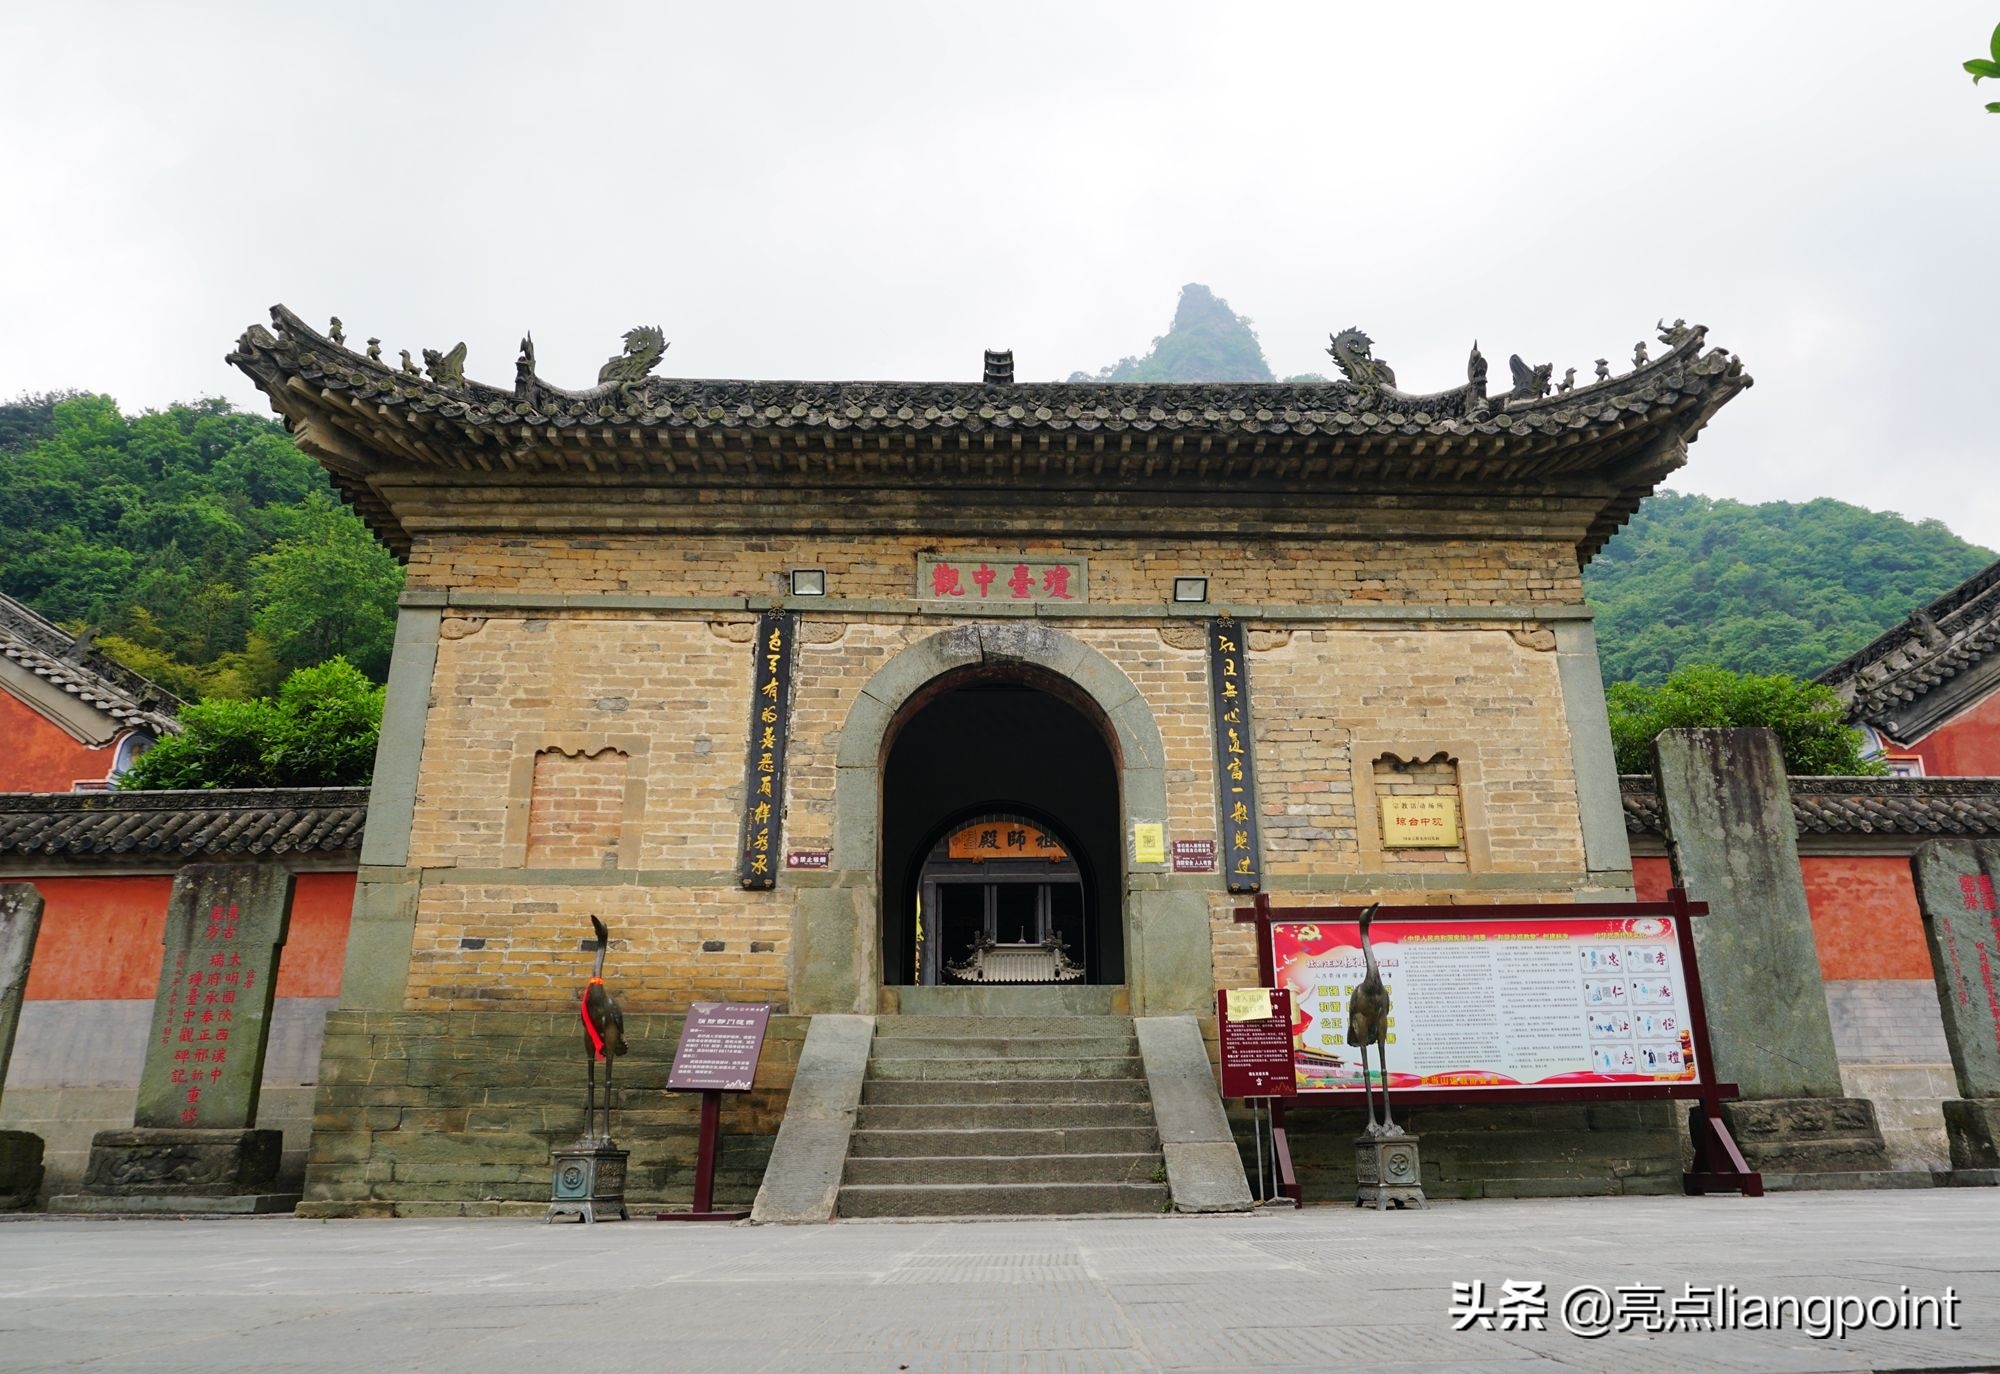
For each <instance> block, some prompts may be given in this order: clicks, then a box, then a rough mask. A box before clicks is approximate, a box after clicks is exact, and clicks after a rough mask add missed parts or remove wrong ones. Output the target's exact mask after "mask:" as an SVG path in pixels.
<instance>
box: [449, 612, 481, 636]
mask: <svg viewBox="0 0 2000 1374" xmlns="http://www.w3.org/2000/svg"><path fill="white" fill-rule="evenodd" d="M485 628H486V617H485V616H483V615H455V616H450V617H447V618H446V619H445V620H444V621H442V622H441V623H440V624H439V625H438V637H439V638H440V639H470V638H471V637H472V636H473V635H476V634H478V633H479V632H480V631H481V630H483V629H485Z"/></svg>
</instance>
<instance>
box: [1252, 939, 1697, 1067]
mask: <svg viewBox="0 0 2000 1374" xmlns="http://www.w3.org/2000/svg"><path fill="white" fill-rule="evenodd" d="M1679 934H1680V932H1679V931H1678V929H1677V928H1676V927H1675V924H1674V918H1672V917H1666V916H1634V917H1614V918H1592V917H1581V918H1570V917H1560V918H1536V919H1524V920H1518V921H1514V920H1510V921H1392V920H1386V919H1382V918H1378V919H1377V920H1376V922H1375V924H1374V926H1373V928H1372V929H1371V930H1370V932H1369V937H1370V940H1371V942H1372V943H1373V945H1374V949H1375V957H1376V961H1377V963H1378V965H1379V966H1380V968H1381V971H1382V981H1383V982H1384V983H1385V984H1387V985H1388V988H1389V993H1390V997H1391V999H1392V1000H1393V1002H1394V1011H1393V1012H1392V1014H1391V1016H1390V1018H1389V1045H1388V1050H1387V1055H1386V1058H1387V1060H1388V1073H1389V1082H1390V1085H1391V1086H1392V1087H1395V1088H1398V1089H1423V1088H1452V1089H1464V1088H1490V1089H1494V1090H1496V1091H1502V1090H1505V1089H1508V1088H1523V1087H1537V1088H1555V1087H1593V1086H1603V1085H1613V1084H1621V1085H1622V1084H1634V1085H1643V1084H1663V1085H1664V1084H1673V1083H1695V1082H1698V1081H1700V1074H1701V1069H1702V1066H1701V1065H1699V1064H1698V1063H1696V1061H1695V1051H1694V1036H1693V1032H1694V1025H1693V1022H1692V1020H1691V1018H1690V1016H1689V1002H1688V996H1687V985H1686V982H1685V980H1684V977H1683V973H1682V969H1681V952H1680V945H1679ZM1271 944H1272V955H1273V961H1274V967H1275V969H1276V973H1277V982H1278V985H1279V986H1280V987H1283V988H1286V989H1288V990H1290V992H1291V994H1292V1002H1293V1008H1294V1010H1293V1014H1292V1038H1293V1043H1294V1047H1295V1049H1296V1061H1297V1065H1298V1083H1299V1090H1300V1091H1301V1092H1305V1093H1334V1092H1346V1091H1359V1090H1360V1087H1361V1055H1360V1051H1359V1050H1357V1049H1353V1048H1350V1047H1349V1046H1348V1044H1347V1002H1348V997H1349V996H1350V995H1351V994H1352V992H1353V990H1354V986H1355V984H1357V983H1359V982H1360V981H1361V979H1362V977H1363V975H1364V972H1365V967H1364V964H1363V960H1362V955H1361V937H1360V931H1359V928H1358V927H1357V926H1356V925H1355V924H1354V923H1353V922H1351V921H1347V922H1326V921H1321V922H1303V921H1294V922H1274V923H1273V924H1272V926H1271Z"/></svg>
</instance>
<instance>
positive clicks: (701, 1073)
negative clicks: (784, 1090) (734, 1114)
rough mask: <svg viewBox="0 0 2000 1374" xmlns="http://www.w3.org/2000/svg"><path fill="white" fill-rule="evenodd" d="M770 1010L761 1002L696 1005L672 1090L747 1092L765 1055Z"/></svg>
mask: <svg viewBox="0 0 2000 1374" xmlns="http://www.w3.org/2000/svg"><path fill="white" fill-rule="evenodd" d="M770 1019H771V1008H770V1007H769V1005H767V1004H766V1003H763V1002H696V1003H695V1004H694V1005H692V1006H690V1007H689V1008H688V1014H687V1024H686V1025H684V1026H682V1027H681V1043H680V1045H679V1046H678V1047H676V1048H675V1050H674V1067H673V1070H672V1072H670V1073H669V1074H668V1075H667V1090H668V1091H669V1092H726V1093H747V1092H749V1091H750V1085H751V1083H753V1082H754V1081H756V1078H757V1057H758V1056H759V1055H760V1054H762V1053H763V1052H764V1026H765V1024H766V1023H767V1022H768V1021H769V1020H770Z"/></svg>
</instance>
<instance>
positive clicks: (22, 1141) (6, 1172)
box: [0, 883, 42, 1211]
mask: <svg viewBox="0 0 2000 1374" xmlns="http://www.w3.org/2000/svg"><path fill="white" fill-rule="evenodd" d="M41 929H42V894H41V893H40V892H39V891H37V890H36V888H35V886H34V884H33V883H0V1094H4V1093H5V1092H6V1089H7V1063H8V1061H9V1060H10V1059H12V1058H13V1056H14V1030H15V1028H16V1027H17V1026H18V1025H19V1024H20V1021H21V1002H22V1000H23V999H24V998H25V997H26V995H27V991H28V965H29V964H30V963H31V962H33V960H34V957H35V937H36V936H37V935H38V934H40V933H41ZM41 1183H42V1138H41V1137H40V1136H38V1135H35V1134H33V1133H32V1132H29V1131H0V1211H10V1210H13V1209H14V1208H18V1207H25V1206H27V1205H28V1203H30V1202H32V1201H33V1200H34V1197H35V1191H36V1190H37V1189H38V1188H40V1187H41Z"/></svg>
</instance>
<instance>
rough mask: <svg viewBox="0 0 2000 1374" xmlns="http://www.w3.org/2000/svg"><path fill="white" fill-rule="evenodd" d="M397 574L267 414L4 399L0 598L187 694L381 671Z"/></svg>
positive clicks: (55, 398)
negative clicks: (339, 672) (300, 674)
mask: <svg viewBox="0 0 2000 1374" xmlns="http://www.w3.org/2000/svg"><path fill="white" fill-rule="evenodd" d="M402 582H403V574H402V569H401V568H400V567H398V566H397V564H396V561H395V559H394V558H392V557H391V556H390V555H389V553H388V551H387V550H385V549H384V548H383V547H382V546H381V545H380V544H378V543H376V542H375V538H374V536H373V535H371V534H370V533H369V532H368V529H367V527H366V526H364V525H363V524H362V523H361V521H360V519H359V518H357V517H356V516H355V515H354V513H353V512H352V511H350V510H348V509H347V507H346V506H344V505H342V504H341V503H340V501H339V499H338V498H337V497H336V496H335V495H334V492H333V487H332V485H331V484H330V483H329V482H328V481H327V478H326V474H325V473H324V472H322V471H321V470H320V466H319V464H317V463H315V462H314V461H313V460H312V459H310V458H308V457H307V456H306V455H305V454H303V453H301V452H299V450H298V449H297V448H296V447H295V446H294V445H293V444H292V441H291V438H290V436H288V435H287V434H286V433H285V429H284V426H283V425H281V424H279V423H277V422H276V421H275V420H268V419H264V418H261V417H258V416H254V415H245V414H243V413H241V412H239V411H237V410H235V409H234V408H233V407H231V406H230V405H229V404H228V403H227V402H225V401H219V400H209V401H197V402H195V403H193V404H191V405H175V406H170V407H168V408H167V409H165V410H161V411H148V412H147V413H145V414H143V415H132V416H128V415H124V414H121V413H120V412H119V409H118V405H117V403H116V402H115V401H113V400H112V399H111V398H110V397H109V396H95V395H88V394H81V393H72V392H65V393H55V394H47V395H41V396H23V397H21V398H20V399H18V400H16V401H14V402H11V403H7V404H0V591H4V592H6V593H7V594H8V595H9V596H12V597H16V598H18V599H19V600H21V601H24V602H26V603H27V604H28V605H30V606H32V607H34V608H35V609H36V610H37V611H39V612H41V614H43V615H45V616H47V617H48V618H49V619H51V620H54V621H56V622H58V623H61V624H64V625H66V626H68V627H70V628H71V629H81V628H83V627H85V626H88V627H90V628H92V629H96V630H98V631H100V632H101V637H100V638H99V639H98V641H97V645H98V647H99V648H100V649H103V650H104V651H105V652H107V653H109V654H111V655H112V656H113V657H115V658H117V659H119V660H120V661H122V662H124V663H126V664H127V666H129V667H132V668H134V669H137V670H138V671H139V672H142V673H145V674H146V675H148V676H149V677H152V678H153V679H155V680H156V681H158V682H159V683H161V684H162V685H163V686H165V687H167V688H168V689H169V690H170V691H172V692H174V693H176V694H177V695H179V696H181V697H182V698H183V699H185V700H194V699H196V698H200V697H234V698H244V697H254V696H263V695H266V694H268V693H270V692H272V691H274V690H275V689H276V688H277V686H278V684H279V682H280V681H282V680H283V678H284V676H285V674H286V673H287V672H289V671H290V670H291V669H294V668H299V667H305V666H308V665H311V664H316V663H320V662H323V661H325V660H326V659H329V658H331V657H333V656H335V655H336V654H339V655H344V656H346V657H347V658H348V659H349V661H351V662H352V663H353V664H354V665H355V666H356V667H358V668H360V669H361V670H362V671H363V672H365V673H367V674H369V675H370V676H371V677H373V678H374V679H375V680H377V681H381V680H382V677H383V676H384V674H386V672H387V671H388V662H389V648H390V645H391V643H392V642H393V640H394V637H395V623H396V620H395V618H396V597H397V594H398V593H399V591H400V590H401V587H402Z"/></svg>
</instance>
